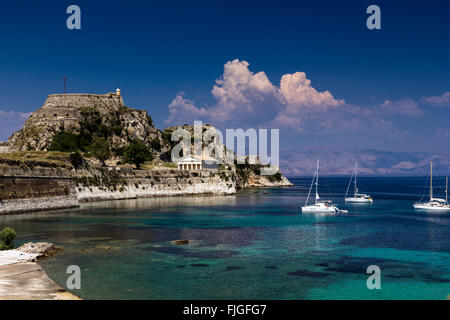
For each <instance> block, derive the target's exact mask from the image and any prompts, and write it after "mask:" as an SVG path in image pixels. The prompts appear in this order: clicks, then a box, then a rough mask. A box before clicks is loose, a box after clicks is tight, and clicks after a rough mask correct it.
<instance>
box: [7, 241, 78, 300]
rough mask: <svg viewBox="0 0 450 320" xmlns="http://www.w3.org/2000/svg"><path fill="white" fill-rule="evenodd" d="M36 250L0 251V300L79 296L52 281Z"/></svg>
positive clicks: (53, 298)
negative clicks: (31, 251)
mask: <svg viewBox="0 0 450 320" xmlns="http://www.w3.org/2000/svg"><path fill="white" fill-rule="evenodd" d="M38 257H39V255H38V254H36V253H26V252H22V251H19V250H6V251H0V300H80V298H78V297H77V296H75V295H73V294H72V293H70V292H67V291H66V290H64V289H63V288H62V287H60V286H59V285H57V284H56V283H55V282H53V281H52V280H51V279H50V278H49V277H48V276H47V274H46V273H45V271H44V270H43V269H42V268H41V266H39V264H37V263H36V262H33V261H35V260H36V259H37V258H38Z"/></svg>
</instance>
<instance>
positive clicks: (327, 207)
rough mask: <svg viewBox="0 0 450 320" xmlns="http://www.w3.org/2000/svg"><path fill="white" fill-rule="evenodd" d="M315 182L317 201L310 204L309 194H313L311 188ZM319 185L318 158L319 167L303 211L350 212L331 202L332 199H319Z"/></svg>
mask: <svg viewBox="0 0 450 320" xmlns="http://www.w3.org/2000/svg"><path fill="white" fill-rule="evenodd" d="M313 184H315V185H316V201H315V203H314V204H312V205H309V206H308V200H309V196H310V195H311V190H312V186H313ZM318 186H319V160H317V169H316V172H315V173H314V177H313V179H312V183H311V187H310V188H309V192H308V197H307V198H306V203H305V206H304V207H302V213H329V214H334V213H348V211H347V210H341V209H339V208H338V207H336V206H333V205H332V204H331V200H322V201H319V199H320V197H319V193H318V192H317V188H318Z"/></svg>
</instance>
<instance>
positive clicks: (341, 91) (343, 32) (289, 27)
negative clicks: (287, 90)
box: [0, 0, 450, 151]
mask: <svg viewBox="0 0 450 320" xmlns="http://www.w3.org/2000/svg"><path fill="white" fill-rule="evenodd" d="M71 4H77V5H79V6H80V8H81V12H82V29H81V30H78V31H71V30H68V29H67V28H66V19H67V17H68V15H67V14H66V12H65V11H66V8H67V7H68V6H69V5H71ZM370 4H377V5H379V6H380V8H381V13H382V29H381V30H373V31H370V30H368V29H367V28H366V26H365V21H366V19H367V17H368V15H367V14H366V13H365V11H366V8H367V6H368V5H370ZM449 31H450V2H448V1H242V0H241V1H230V0H228V1H211V0H209V1H186V0H184V1H158V2H156V1H135V0H128V1H92V0H90V1H80V0H75V1H64V0H59V1H8V2H4V3H2V7H1V9H0V34H1V46H2V50H0V64H1V72H0V93H1V95H2V98H1V100H0V110H2V111H3V112H4V114H5V112H8V111H12V112H30V111H34V110H36V109H37V108H38V107H39V106H40V105H41V104H42V102H43V101H44V99H45V97H46V96H47V95H48V94H51V93H57V92H61V91H62V78H63V77H64V76H66V77H67V78H68V88H69V91H70V92H96V93H106V92H108V91H112V90H114V89H115V88H116V87H120V88H121V89H122V91H123V95H124V99H125V101H126V103H127V105H129V106H132V107H137V108H142V109H147V110H148V111H149V113H150V114H151V115H152V117H153V118H154V121H155V124H156V125H157V126H158V127H159V128H163V127H164V126H166V125H168V124H170V123H169V122H164V120H165V119H167V118H168V117H169V109H168V105H169V104H170V103H171V102H172V100H173V99H174V98H175V97H176V96H177V94H179V93H180V92H184V96H185V97H186V98H187V99H190V100H191V101H194V102H195V105H196V106H197V107H198V108H201V107H205V108H208V107H212V106H214V105H215V104H216V103H217V101H216V99H215V97H213V95H212V94H211V89H212V86H213V85H214V82H215V80H216V79H218V78H220V77H221V75H222V74H223V72H224V64H225V63H227V62H228V61H232V60H234V59H239V60H240V61H242V60H245V61H248V62H249V64H250V66H249V69H250V70H251V71H252V72H254V73H257V72H260V71H264V72H265V74H266V75H267V77H268V79H269V80H270V81H271V82H272V83H273V85H274V86H279V82H280V78H281V77H282V76H283V75H285V74H292V73H294V72H296V71H300V72H305V73H306V77H307V78H308V79H310V80H311V81H312V86H313V87H314V88H315V89H316V90H317V91H325V90H328V91H329V92H330V93H331V94H332V96H333V97H334V98H336V99H343V100H345V104H348V105H353V106H362V107H367V108H368V109H370V110H372V109H371V108H374V106H376V105H380V104H382V103H383V102H385V101H386V100H389V101H392V102H393V103H395V102H396V101H400V100H401V101H403V102H404V99H411V101H414V102H415V103H417V104H418V107H419V108H421V109H422V110H423V111H424V113H423V114H420V113H417V114H416V116H406V115H404V114H396V113H395V112H393V113H391V114H386V115H378V112H376V113H377V116H379V117H380V119H382V120H383V121H386V122H391V123H392V124H393V126H392V128H393V129H392V132H393V133H392V136H393V137H391V138H385V139H383V140H382V141H381V142H377V141H375V140H376V137H377V127H376V126H374V127H370V128H365V130H369V131H370V132H368V131H361V130H362V129H361V128H360V129H359V130H360V131H358V130H356V131H354V132H351V131H346V132H342V133H340V134H339V135H335V134H331V135H320V134H316V133H313V132H312V131H314V130H311V131H308V130H309V129H308V126H306V127H304V128H302V130H294V129H292V128H284V129H282V131H281V133H282V138H283V139H284V140H283V144H284V145H290V144H296V143H298V141H304V142H305V143H308V142H310V143H323V144H324V145H326V144H327V143H330V144H333V145H336V144H337V145H339V143H343V141H345V140H346V139H353V140H351V141H354V143H355V146H357V147H361V148H363V147H365V146H366V147H373V148H378V149H386V150H393V149H395V150H398V149H402V148H403V149H405V151H406V150H413V149H414V148H415V143H416V142H417V141H418V140H417V139H420V137H422V136H429V137H433V139H432V140H434V141H435V142H436V143H435V144H433V143H432V144H431V146H427V147H424V148H425V149H426V148H429V149H433V148H436V147H438V145H439V144H441V143H447V142H450V130H449V129H448V128H449V125H448V119H449V117H448V116H449V115H450V112H449V111H450V108H449V107H448V106H447V107H446V106H429V105H424V104H421V103H420V101H423V100H421V99H423V98H424V97H430V96H436V97H439V96H441V95H443V94H444V93H445V92H449V91H450V59H449V57H450V41H449ZM402 99H403V100H402ZM8 116H11V117H12V115H11V112H10V113H9V114H8ZM364 121H366V120H364ZM364 121H363V122H364ZM8 123H9V122H8ZM8 123H4V122H2V129H1V130H2V131H0V133H1V137H0V138H3V139H5V138H7V136H9V134H10V133H11V132H9V133H8V130H10V131H12V130H13V129H12V128H11V129H9V128H8ZM10 123H15V122H14V121H11V122H10ZM223 125H224V126H226V125H227V124H226V123H224V124H223ZM11 126H13V125H11ZM361 133H364V134H366V135H364V134H361ZM361 135H362V136H364V138H361V139H366V140H357V139H356V138H354V137H355V136H361ZM402 135H403V136H402ZM405 135H406V138H405ZM351 137H353V138H351ZM302 139H303V140H302ZM439 139H442V140H439ZM423 141H426V140H423ZM447 145H448V144H447Z"/></svg>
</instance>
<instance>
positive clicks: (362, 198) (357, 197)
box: [345, 163, 373, 203]
mask: <svg viewBox="0 0 450 320" xmlns="http://www.w3.org/2000/svg"><path fill="white" fill-rule="evenodd" d="M353 176H354V177H355V180H354V182H355V186H354V189H353V197H347V195H348V191H349V190H350V184H351V183H352V180H353ZM357 178H358V164H357V163H355V169H354V171H353V172H352V176H351V177H350V182H349V183H348V187H347V192H346V193H345V202H352V203H372V202H373V199H372V197H371V196H369V195H368V194H364V193H359V192H358V186H357V185H356V180H357Z"/></svg>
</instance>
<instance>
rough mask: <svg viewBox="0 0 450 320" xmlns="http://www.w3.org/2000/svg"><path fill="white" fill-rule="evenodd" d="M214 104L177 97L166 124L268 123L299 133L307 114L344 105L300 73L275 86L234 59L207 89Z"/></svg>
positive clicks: (264, 75)
mask: <svg viewBox="0 0 450 320" xmlns="http://www.w3.org/2000/svg"><path fill="white" fill-rule="evenodd" d="M211 94H212V95H213V97H214V98H215V100H216V103H215V104H213V105H211V106H208V107H205V108H199V107H197V106H196V105H195V104H194V102H193V101H191V100H187V99H185V98H184V97H183V96H177V97H176V98H175V99H174V100H173V101H172V103H171V104H170V105H169V112H170V116H169V118H168V119H167V120H166V122H177V124H180V120H182V121H183V122H186V119H196V120H206V121H212V122H214V123H233V124H235V123H245V124H249V125H250V124H254V123H255V122H258V123H259V124H261V123H268V124H273V125H277V126H289V127H292V128H294V129H296V130H299V131H300V130H301V127H300V126H301V124H302V122H303V121H304V119H305V118H306V117H307V115H306V114H307V113H309V112H320V111H326V110H327V109H328V108H335V107H338V106H340V105H343V104H345V102H344V100H338V99H335V98H334V97H333V95H332V94H331V93H330V92H329V91H323V92H320V91H317V90H316V89H315V88H314V87H312V85H311V80H309V79H307V77H306V74H305V73H304V72H295V73H293V74H285V75H283V76H282V77H281V81H280V85H279V87H278V86H276V85H274V84H273V83H272V82H271V81H270V80H269V78H268V77H267V75H266V73H265V72H263V71H260V72H257V73H254V72H252V71H251V70H250V69H249V63H248V62H247V61H240V60H238V59H235V60H232V61H228V62H227V63H226V64H225V65H224V72H223V75H222V76H221V77H220V78H219V79H217V80H216V84H215V85H214V86H213V88H212V90H211Z"/></svg>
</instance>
